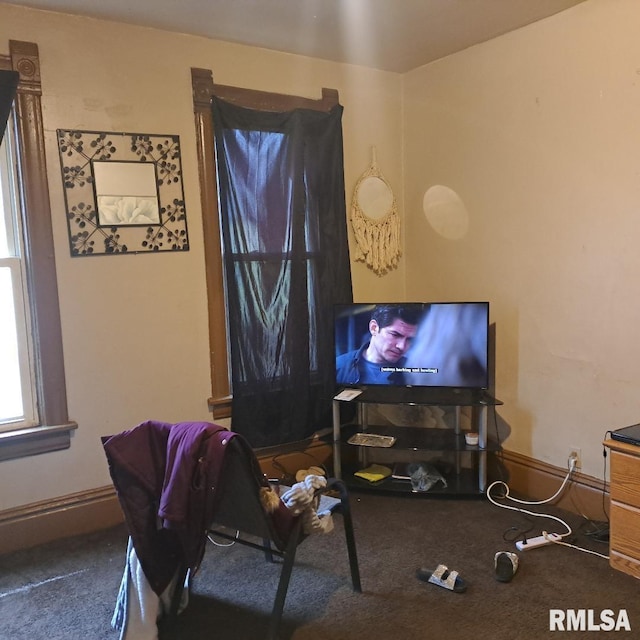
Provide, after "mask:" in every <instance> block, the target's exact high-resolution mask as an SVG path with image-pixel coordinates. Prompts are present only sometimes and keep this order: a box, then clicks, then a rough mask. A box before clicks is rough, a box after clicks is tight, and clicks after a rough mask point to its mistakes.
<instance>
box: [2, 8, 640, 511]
mask: <svg viewBox="0 0 640 640" xmlns="http://www.w3.org/2000/svg"><path fill="white" fill-rule="evenodd" d="M639 23H640V4H638V3H637V1H636V0H588V1H587V2H585V3H583V4H581V5H579V6H577V7H575V8H573V9H571V10H568V11H566V12H563V13H561V14H558V15H556V16H554V17H552V18H549V19H547V20H544V21H542V22H539V23H536V24H534V25H531V26H529V27H526V28H524V29H521V30H519V31H517V32H514V33H512V34H508V35H506V36H503V37H500V38H497V39H495V40H492V41H490V42H487V43H485V44H482V45H479V46H476V47H473V48H471V49H468V50H466V51H463V52H461V53H459V54H456V55H454V56H450V57H448V58H445V59H443V60H440V61H438V62H436V63H433V64H431V65H428V66H426V67H423V68H421V69H418V70H415V71H413V72H411V73H408V74H406V75H404V76H398V75H395V74H389V73H382V72H376V71H371V70H368V69H364V68H359V67H353V66H347V65H339V64H335V63H330V62H323V61H319V60H311V59H307V58H302V57H298V56H292V55H287V54H278V53H273V52H268V51H262V50H256V49H252V48H248V47H241V46H235V45H231V44H225V43H222V42H215V41H209V40H205V39H202V38H196V37H190V36H184V35H177V34H170V33H164V32H159V31H154V30H150V29H141V28H137V27H129V26H123V25H115V24H111V23H106V22H100V21H95V20H89V19H82V18H69V17H61V16H57V15H55V14H50V13H46V12H38V11H33V10H27V9H22V8H17V7H11V6H9V5H3V4H0V50H1V51H4V52H6V51H8V40H9V39H17V40H28V41H34V42H37V43H38V44H39V46H40V56H41V61H42V72H43V87H44V96H43V104H44V119H45V126H46V138H47V139H46V142H47V153H48V161H49V169H50V188H51V197H52V206H53V223H54V232H55V243H56V259H57V264H58V279H59V286H60V302H61V308H62V309H61V311H62V324H63V338H64V344H65V365H66V367H67V378H68V394H69V405H70V412H71V416H72V417H73V418H74V419H76V420H77V421H78V422H79V424H80V428H79V430H78V431H77V433H76V434H75V436H74V438H73V440H72V446H71V449H70V450H68V451H64V452H58V453H53V454H47V455H42V456H38V457H34V458H31V459H26V460H16V461H9V462H4V463H2V464H1V465H0V487H2V489H0V510H2V509H6V508H9V507H12V506H15V505H20V504H26V503H30V502H34V501H38V500H44V499H47V498H51V497H56V496H62V495H66V494H69V493H73V492H77V491H82V490H85V489H91V488H95V487H100V486H103V485H107V484H109V478H108V473H107V469H106V465H105V462H104V457H103V454H102V450H101V448H100V446H99V437H100V436H101V435H104V434H108V433H112V432H116V431H119V430H121V429H123V428H127V427H129V426H131V425H133V424H135V423H136V422H138V421H139V420H143V419H147V418H158V419H164V420H168V421H174V420H187V419H209V414H208V412H207V407H206V398H207V396H208V392H209V372H208V356H207V315H206V307H205V283H204V273H203V267H204V257H203V250H202V231H201V212H200V202H199V190H198V184H197V168H196V161H195V136H194V132H193V119H192V105H191V86H190V74H189V69H190V67H205V68H210V69H212V70H213V72H214V78H215V80H216V81H217V82H220V83H224V84H234V85H238V86H247V87H252V88H255V89H263V90H269V91H280V92H285V93H296V94H300V95H306V96H308V97H319V95H320V88H321V87H323V86H326V87H334V88H337V89H338V90H339V91H340V97H341V103H342V104H343V105H344V106H345V112H344V140H345V146H344V153H345V179H346V184H347V194H346V197H347V202H350V199H351V192H352V188H353V185H354V184H355V182H356V180H357V178H358V177H359V175H360V174H361V173H362V172H363V171H364V170H365V169H366V168H367V166H368V164H369V162H370V159H371V147H372V146H376V147H377V152H378V163H379V165H380V167H381V169H382V171H383V172H384V173H385V175H386V177H387V178H388V179H389V181H390V182H391V184H392V185H393V186H394V188H395V190H396V195H397V197H398V199H399V202H400V210H401V211H402V213H403V216H404V218H403V223H404V234H405V246H404V255H403V257H402V259H401V264H400V268H399V269H397V270H396V271H394V272H392V273H391V274H389V275H387V276H384V277H378V276H375V275H374V274H373V273H372V272H371V271H370V270H369V269H367V268H366V267H365V266H364V265H363V264H361V263H357V264H354V265H353V279H354V294H355V297H356V299H357V300H366V299H371V298H373V297H376V298H388V299H392V298H403V299H440V300H455V299H457V300H460V299H487V300H490V301H491V305H492V320H493V321H494V322H495V323H496V328H497V371H496V375H497V386H496V393H497V395H498V397H500V398H501V399H502V400H503V401H504V402H505V404H504V406H503V407H502V408H501V409H500V412H499V413H500V416H501V417H502V419H503V420H504V421H505V422H506V423H507V424H508V426H509V427H510V429H511V435H510V437H509V439H508V440H507V441H506V443H505V446H506V447H507V448H508V449H510V450H513V451H515V452H518V453H522V454H524V455H528V456H531V457H534V458H537V459H540V460H543V461H546V462H549V463H551V464H554V465H558V466H562V465H564V463H565V459H566V453H567V452H568V449H569V447H580V448H581V449H582V455H583V459H584V471H585V472H586V473H587V474H589V475H592V476H595V477H602V468H603V464H602V447H601V445H600V443H601V441H602V438H603V436H604V434H605V431H606V429H608V428H616V427H618V426H623V425H625V424H630V423H633V422H637V421H639V420H640V394H638V391H637V389H638V388H639V386H640V353H639V351H640V346H638V345H639V341H638V340H637V339H636V336H635V334H636V332H637V330H638V326H640V298H639V297H638V296H637V295H636V288H637V287H636V281H637V280H638V276H639V275H640V253H639V252H638V251H637V245H638V234H640V216H639V215H638V209H639V201H640V170H639V169H638V166H640V165H639V162H640V160H639V159H638V158H639V157H640V156H639V153H638V149H640V127H639V126H638V114H639V113H640V62H639V61H640V39H639V38H638V37H637V29H636V25H637V24H639ZM57 128H77V129H88V130H103V129H104V130H106V131H116V132H117V131H133V132H142V133H152V134H153V133H172V134H178V135H180V138H181V143H182V151H183V171H184V182H185V196H186V207H187V215H188V222H189V234H190V240H191V251H189V252H188V253H184V254H179V255H169V254H160V255H153V256H118V257H99V258H89V259H82V258H75V259H71V258H70V257H69V251H68V242H67V238H66V223H65V219H64V208H63V196H62V190H61V183H60V175H59V160H58V155H57V149H56V144H55V130H56V129H57ZM433 185H443V186H445V187H448V188H449V189H451V190H453V192H455V193H456V194H457V195H458V197H459V198H460V199H461V203H462V205H461V206H459V207H458V208H457V209H456V210H455V211H457V212H458V214H460V211H461V207H462V206H463V207H464V211H463V212H462V213H466V215H468V230H467V232H466V233H465V234H464V235H462V236H461V237H459V238H458V239H452V238H447V237H443V236H442V235H439V233H437V232H436V231H435V230H434V229H433V227H431V226H430V224H429V223H428V221H427V219H426V218H425V216H424V214H423V211H422V200H423V196H424V194H425V192H426V190H427V189H428V188H429V187H431V186H433ZM451 211H452V210H451V207H448V208H447V207H445V208H444V214H443V215H444V227H445V231H446V232H447V233H449V235H451V233H450V232H451V231H452V230H453V231H456V230H457V229H458V227H455V225H454V226H452V225H451V224H450V222H451V220H450V219H449V218H450V217H451ZM447 216H449V218H447ZM455 221H456V220H454V222H455ZM454 235H455V234H454ZM7 488H9V489H7Z"/></svg>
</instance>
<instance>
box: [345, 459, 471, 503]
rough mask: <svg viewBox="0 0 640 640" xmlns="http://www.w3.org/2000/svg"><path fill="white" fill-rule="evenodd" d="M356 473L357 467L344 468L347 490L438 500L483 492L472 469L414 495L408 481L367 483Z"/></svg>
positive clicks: (387, 480) (389, 480) (391, 480)
mask: <svg viewBox="0 0 640 640" xmlns="http://www.w3.org/2000/svg"><path fill="white" fill-rule="evenodd" d="M356 471H358V465H353V464H347V465H345V467H344V477H345V482H346V484H347V486H348V487H349V489H353V490H355V491H373V492H377V493H396V494H397V493H400V494H406V495H411V496H430V497H440V498H452V497H473V496H482V495H483V493H484V492H483V491H481V490H480V489H479V487H478V476H477V474H476V471H475V470H474V469H462V470H460V472H458V473H456V474H455V475H454V474H452V475H451V476H450V477H448V478H447V486H446V487H444V486H442V483H440V482H438V483H436V485H435V486H434V487H432V488H431V489H429V491H427V492H425V493H415V492H413V491H412V490H411V482H410V481H409V480H396V479H395V478H392V477H389V478H385V479H384V480H380V481H378V482H369V481H368V480H365V479H364V478H359V477H358V476H355V475H354V473H355V472H356Z"/></svg>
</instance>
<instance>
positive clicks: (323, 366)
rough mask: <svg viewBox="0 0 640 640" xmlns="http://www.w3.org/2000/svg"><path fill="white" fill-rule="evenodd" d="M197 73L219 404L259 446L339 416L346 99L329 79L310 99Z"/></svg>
mask: <svg viewBox="0 0 640 640" xmlns="http://www.w3.org/2000/svg"><path fill="white" fill-rule="evenodd" d="M192 82H193V89H194V112H195V116H196V131H197V134H198V149H199V152H200V157H199V168H200V184H201V197H202V208H203V223H204V232H205V234H204V235H205V258H206V267H207V291H208V297H209V327H210V345H211V379H212V397H211V399H210V405H211V407H212V409H213V414H214V417H223V416H228V415H230V411H231V405H233V415H232V427H233V428H234V430H238V431H239V432H241V433H243V435H245V436H246V437H247V438H248V439H249V441H250V442H251V443H252V444H253V446H257V447H262V446H272V445H278V444H281V443H285V442H292V441H293V440H294V439H298V440H300V439H302V438H304V437H307V436H308V435H309V434H310V433H311V432H312V431H311V430H313V429H316V430H317V429H318V428H320V425H324V423H325V422H326V421H327V414H328V411H329V410H330V407H331V405H330V403H329V402H328V401H327V398H330V397H331V396H332V395H333V386H334V385H333V375H332V374H333V364H332V363H330V362H329V360H330V359H331V358H332V355H331V349H330V342H331V331H330V327H329V322H328V319H330V316H331V314H332V303H334V302H339V301H342V300H346V299H347V298H348V299H351V276H350V269H349V258H348V243H347V230H346V212H345V202H344V178H343V174H342V163H343V160H342V130H341V114H342V107H340V105H339V104H338V94H337V92H336V91H333V90H328V89H323V97H322V99H320V100H310V99H307V98H300V97H296V96H287V95H282V94H272V93H265V92H260V91H253V90H249V89H241V88H238V87H229V86H222V85H214V84H213V79H212V76H211V72H210V71H207V70H202V69H192ZM212 98H213V112H212ZM225 105H226V106H225ZM214 120H215V123H214ZM214 130H215V152H214V145H213V144H212V142H213V140H214ZM257 203H260V205H259V206H257ZM219 206H220V209H219ZM221 221H222V234H221V228H220V223H221ZM221 236H222V238H223V242H222V244H223V245H224V248H223V249H221V240H220V239H221ZM223 266H224V268H223ZM225 277H226V278H227V279H228V286H227V287H226V289H225V286H224V285H225ZM229 354H230V355H229ZM230 362H232V363H233V364H232V366H231V367H230ZM230 368H231V375H230ZM230 378H231V379H232V381H233V382H232V384H231V383H230ZM232 390H233V394H232V393H231V391H232Z"/></svg>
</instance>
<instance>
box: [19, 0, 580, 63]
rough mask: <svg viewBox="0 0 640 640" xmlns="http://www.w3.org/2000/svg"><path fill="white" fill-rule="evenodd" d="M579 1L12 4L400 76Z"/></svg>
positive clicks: (77, 0)
mask: <svg viewBox="0 0 640 640" xmlns="http://www.w3.org/2000/svg"><path fill="white" fill-rule="evenodd" d="M583 1H584V0H11V1H10V4H16V5H23V6H28V7H35V8H38V9H46V10H50V11H61V12H64V13H72V14H78V15H84V16H92V17H95V18H105V19H108V20H114V21H116V22H125V23H130V24H136V25H143V26H147V27H155V28H158V29H165V30H169V31H176V32H180V33H186V34H192V35H199V36H204V37H207V38H214V39H217V40H226V41H228V42H235V43H239V44H247V45H252V46H256V47H263V48H265V49H274V50H277V51H284V52H288V53H296V54H301V55H305V56H312V57H314V58H322V59H326V60H333V61H336V62H347V63H352V64H357V65H363V66H367V67H373V68H376V69H382V70H386V71H394V72H399V73H404V72H406V71H410V70H411V69H415V68H416V67H420V66H422V65H424V64H427V63H429V62H432V61H434V60H437V59H439V58H442V57H444V56H447V55H449V54H451V53H455V52H457V51H462V50H463V49H466V48H467V47H470V46H472V45H474V44H478V43H480V42H484V41H486V40H490V39H491V38H494V37H496V36H499V35H502V34H505V33H508V32H509V31H513V30H514V29H518V28H520V27H523V26H525V25H527V24H531V23H532V22H535V21H537V20H541V19H543V18H546V17H548V16H551V15H553V14H555V13H558V12H560V11H563V10H565V9H568V8H570V7H573V6H575V5H577V4H580V3H581V2H583Z"/></svg>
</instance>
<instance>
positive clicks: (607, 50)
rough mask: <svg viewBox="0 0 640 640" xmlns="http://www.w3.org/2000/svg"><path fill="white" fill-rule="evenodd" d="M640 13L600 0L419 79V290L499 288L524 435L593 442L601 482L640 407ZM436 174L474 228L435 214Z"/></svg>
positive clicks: (408, 105)
mask: <svg viewBox="0 0 640 640" xmlns="http://www.w3.org/2000/svg"><path fill="white" fill-rule="evenodd" d="M638 24H640V3H638V2H637V1H636V0H589V1H588V2H585V3H584V4H580V5H578V6H577V7H575V8H573V9H570V10H568V11H566V12H563V13H561V14H558V15H556V16H554V17H552V18H549V19H547V20H543V21H541V22H539V23H536V24H534V25H531V26H529V27H526V28H524V29H521V30H519V31H517V32H514V33H512V34H509V35H506V36H503V37H500V38H497V39H495V40H492V41H490V42H487V43H485V44H483V45H481V46H476V47H473V48H471V49H468V50H466V51H464V52H462V53H459V54H457V55H454V56H450V57H448V58H446V59H443V60H440V61H438V62H436V63H434V64H431V65H428V66H426V67H423V68H421V69H418V70H415V71H414V72H411V73H408V74H406V75H405V76H404V77H403V83H404V89H403V93H404V104H405V137H404V139H405V155H404V165H405V202H406V211H405V214H406V269H407V274H408V278H407V285H406V286H407V296H408V297H409V298H421V297H425V298H437V299H443V300H453V299H487V300H490V301H491V305H492V310H491V313H492V321H493V322H495V323H496V330H497V368H496V377H497V388H496V393H497V396H498V397H499V398H500V399H502V400H503V401H504V402H505V404H504V407H502V408H501V409H500V415H501V416H502V417H503V418H504V420H505V421H506V422H507V423H508V424H509V426H510V428H511V430H512V433H511V436H510V438H509V439H508V440H507V442H506V445H505V446H506V448H508V449H510V450H513V451H516V452H519V453H522V454H524V455H528V456H531V457H534V458H536V459H540V460H543V461H547V462H550V463H552V464H554V465H557V466H564V465H565V464H566V458H567V454H568V450H569V448H570V447H580V448H581V449H582V455H583V459H584V467H583V470H584V471H585V472H586V473H587V474H589V475H592V476H594V477H600V478H601V477H602V475H603V458H602V446H601V442H602V439H603V437H604V435H605V431H606V430H607V429H610V428H617V427H621V426H625V425H627V424H632V423H635V422H638V421H640V393H639V389H640V341H639V340H638V335H637V334H638V330H639V327H640V297H639V296H638V281H639V279H640V251H638V246H639V241H640V214H639V211H640V152H639V150H640V126H639V125H638V122H639V116H638V114H640V39H639V38H638V29H637V25H638ZM433 185H444V186H446V187H449V188H450V189H452V190H453V191H454V192H455V193H456V194H457V195H458V196H459V197H460V199H461V201H462V203H463V205H464V208H465V209H466V213H467V214H468V217H469V227H468V231H467V233H466V234H465V235H463V236H462V237H460V238H458V239H451V238H447V237H443V236H442V235H440V234H439V233H437V232H436V231H435V230H434V228H433V227H432V226H430V224H429V223H428V221H427V219H426V217H425V215H424V214H423V210H422V204H423V196H424V194H425V192H426V190H427V189H429V188H430V187H432V186H433ZM456 211H457V210H455V209H454V210H453V214H452V210H451V209H450V208H446V216H451V215H453V216H454V218H455V217H456V215H458V213H459V211H458V213H456ZM446 216H445V217H446ZM447 229H449V230H450V227H449V226H447ZM454 229H455V227H454Z"/></svg>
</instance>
